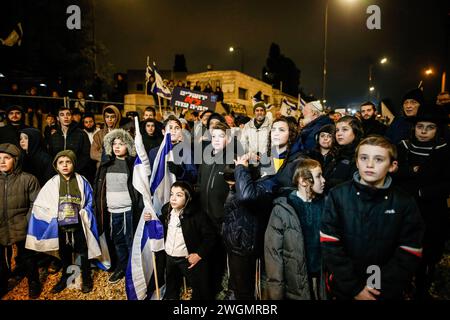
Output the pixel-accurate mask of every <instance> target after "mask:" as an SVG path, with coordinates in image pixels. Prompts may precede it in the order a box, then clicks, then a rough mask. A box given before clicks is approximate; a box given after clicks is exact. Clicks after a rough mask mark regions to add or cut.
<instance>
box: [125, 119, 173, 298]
mask: <svg viewBox="0 0 450 320" xmlns="http://www.w3.org/2000/svg"><path fill="white" fill-rule="evenodd" d="M135 123H136V136H135V146H136V153H137V156H136V160H135V162H134V169H133V187H134V188H135V189H136V190H137V191H138V192H139V193H141V194H142V198H143V202H144V210H143V212H142V214H141V218H140V219H139V224H138V226H137V229H136V232H135V235H134V239H133V246H132V249H131V255H130V259H129V261H128V267H127V272H126V275H125V289H126V293H127V298H128V300H143V299H145V298H146V297H147V289H148V284H149V282H150V279H151V277H152V274H153V269H154V268H155V266H154V265H153V255H154V252H156V251H160V250H164V229H163V225H162V223H161V221H159V219H158V217H157V215H156V212H155V209H154V207H153V205H152V201H151V194H150V182H149V177H150V173H151V170H150V161H149V159H148V155H147V153H146V152H145V148H144V143H143V141H142V135H141V133H140V130H139V122H138V118H137V117H136V118H135ZM144 212H146V213H150V214H151V215H152V219H151V220H150V221H145V220H144Z"/></svg>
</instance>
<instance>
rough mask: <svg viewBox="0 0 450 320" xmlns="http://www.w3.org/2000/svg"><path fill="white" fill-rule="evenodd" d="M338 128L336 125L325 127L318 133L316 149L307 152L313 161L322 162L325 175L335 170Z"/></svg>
mask: <svg viewBox="0 0 450 320" xmlns="http://www.w3.org/2000/svg"><path fill="white" fill-rule="evenodd" d="M335 134H336V127H335V125H334V124H327V125H324V126H323V127H321V128H320V129H319V131H318V132H317V133H316V142H317V143H316V147H315V148H314V149H312V150H309V151H307V152H306V155H307V156H308V157H310V158H311V159H314V160H317V161H319V162H320V166H321V167H322V171H323V175H324V176H326V175H327V173H328V172H329V171H330V170H332V169H333V166H334V163H333V160H334V158H335V157H336V138H335Z"/></svg>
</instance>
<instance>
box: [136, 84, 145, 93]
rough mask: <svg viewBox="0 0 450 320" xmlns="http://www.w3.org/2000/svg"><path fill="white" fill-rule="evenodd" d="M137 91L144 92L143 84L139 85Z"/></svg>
mask: <svg viewBox="0 0 450 320" xmlns="http://www.w3.org/2000/svg"><path fill="white" fill-rule="evenodd" d="M136 91H144V85H143V84H142V83H137V84H136Z"/></svg>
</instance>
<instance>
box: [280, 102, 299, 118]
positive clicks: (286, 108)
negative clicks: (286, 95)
mask: <svg viewBox="0 0 450 320" xmlns="http://www.w3.org/2000/svg"><path fill="white" fill-rule="evenodd" d="M280 112H281V114H282V115H283V116H285V117H295V118H296V119H298V117H299V116H300V115H299V112H298V108H297V106H296V105H295V103H292V102H289V101H288V100H286V99H283V101H282V102H281V107H280Z"/></svg>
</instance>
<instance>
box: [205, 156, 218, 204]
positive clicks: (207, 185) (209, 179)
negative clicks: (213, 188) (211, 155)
mask: <svg viewBox="0 0 450 320" xmlns="http://www.w3.org/2000/svg"><path fill="white" fill-rule="evenodd" d="M215 168H216V163H215V162H214V164H213V167H212V170H211V173H214V169H215ZM210 181H211V174H209V177H208V183H207V184H206V201H208V199H209V189H210V188H209V183H210ZM206 210H208V212H209V205H208V203H207V204H206Z"/></svg>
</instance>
